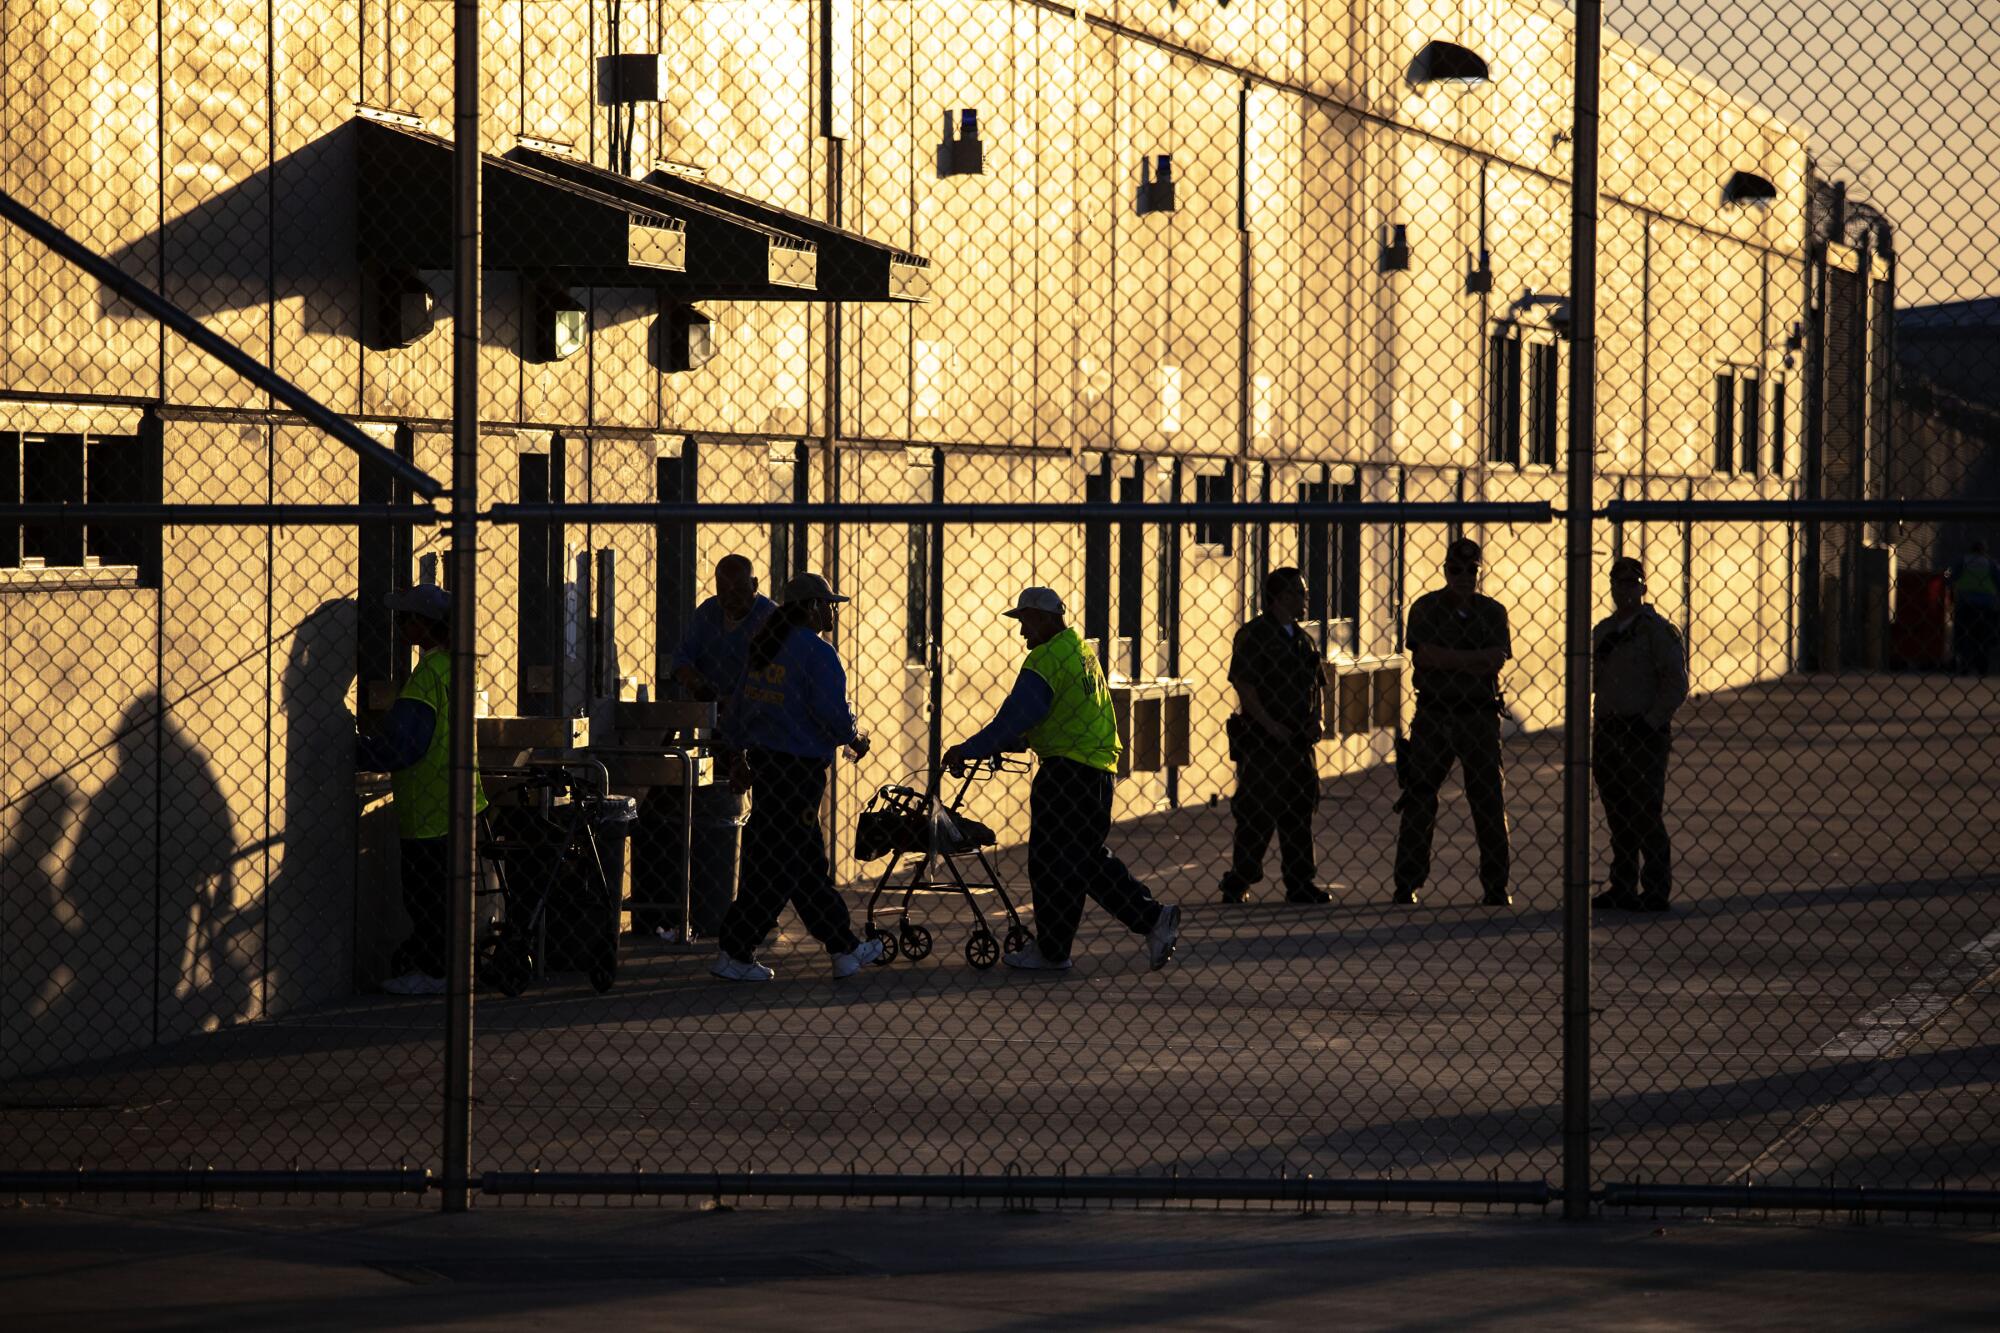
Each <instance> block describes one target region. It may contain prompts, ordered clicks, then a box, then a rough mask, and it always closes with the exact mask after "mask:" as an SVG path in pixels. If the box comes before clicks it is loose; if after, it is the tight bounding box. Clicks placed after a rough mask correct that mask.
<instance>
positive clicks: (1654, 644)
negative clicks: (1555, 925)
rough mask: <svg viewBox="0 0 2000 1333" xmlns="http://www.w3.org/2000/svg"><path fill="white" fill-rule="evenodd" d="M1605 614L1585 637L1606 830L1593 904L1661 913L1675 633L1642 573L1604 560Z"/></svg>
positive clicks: (1678, 694)
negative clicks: (1601, 879)
mask: <svg viewBox="0 0 2000 1333" xmlns="http://www.w3.org/2000/svg"><path fill="white" fill-rule="evenodd" d="M1611 603H1612V611H1611V614H1610V615H1608V616H1606V617H1605V618H1604V619H1603V620H1600V621H1598V622H1597V628H1596V629H1595V630H1594V631H1592V633H1591V656H1592V660H1593V664H1594V666H1593V671H1592V680H1591V683H1592V686H1593V688H1594V690H1595V696H1596V708H1595V710H1594V711H1595V726H1594V727H1593V728H1592V732H1593V735H1592V738H1591V748H1592V750H1593V752H1594V753H1593V759H1592V764H1593V767H1594V768H1595V771H1596V773H1597V795H1598V799H1599V800H1601V801H1603V802H1604V822H1605V823H1607V824H1609V825H1610V826H1611V886H1610V887H1609V888H1608V889H1606V890H1605V891H1604V892H1603V893H1600V894H1598V895H1597V896H1596V897H1595V898H1593V899H1591V903H1592V905H1593V906H1595V907H1598V908H1610V909H1615V910H1618V911H1626V912H1664V911H1666V910H1667V903H1668V900H1669V899H1670V898H1671V897H1672V896H1673V847H1672V844H1671V843H1670V842H1669V840H1668V838H1667V820H1666V801H1667V753H1668V751H1669V750H1670V749H1671V748H1672V746H1673V720H1674V712H1675V710H1676V709H1678V708H1679V707H1680V706H1681V704H1682V702H1683V701H1684V700H1686V698H1687V692H1688V679H1687V655H1686V653H1685V652H1684V651H1683V650H1682V648H1681V636H1680V634H1679V632H1678V631H1676V630H1675V629H1674V627H1673V626H1672V625H1669V624H1668V623H1667V621H1666V618H1665V617H1663V616H1662V615H1660V613H1659V612H1657V611H1655V610H1654V609H1653V608H1652V606H1651V605H1649V604H1648V603H1647V601H1646V570H1645V567H1644V566H1642V565H1641V564H1640V563H1639V562H1638V561H1637V560H1633V559H1631V558H1630V557H1626V558H1624V559H1620V560H1614V561H1612V562H1611Z"/></svg>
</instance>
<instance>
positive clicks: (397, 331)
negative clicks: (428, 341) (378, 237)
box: [370, 268, 437, 349]
mask: <svg viewBox="0 0 2000 1333" xmlns="http://www.w3.org/2000/svg"><path fill="white" fill-rule="evenodd" d="M436 325H437V293H435V292H433V291H432V290H431V289H430V285H429V284H428V283H426V282H425V281H424V280H423V279H422V278H420V277H418V276H417V274H416V270H414V269H406V268H398V269H388V270H385V271H384V272H383V273H382V274H381V275H380V276H379V277H378V279H377V281H376V284H375V328H374V337H373V338H372V339H371V340H370V341H372V342H373V343H374V345H375V346H376V347H377V348H381V349H387V348H391V347H408V346H409V345H410V344H412V343H414V342H417V341H419V340H421V339H422V338H423V337H424V335H426V334H428V333H429V332H430V331H431V330H432V329H433V328H435V327H436Z"/></svg>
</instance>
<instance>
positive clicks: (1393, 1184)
mask: <svg viewBox="0 0 2000 1333" xmlns="http://www.w3.org/2000/svg"><path fill="white" fill-rule="evenodd" d="M479 1192H480V1193H481V1194H484V1195H488V1196H493V1197H500V1196H506V1195H521V1196H548V1195H569V1194H630V1195H656V1196H674V1195H680V1196H685V1197H689V1198H696V1197H700V1198H744V1197H749V1198H843V1199H915V1198H924V1199H968V1200H969V1199H979V1200H986V1199H992V1200H997V1201H999V1202H1002V1203H1042V1202H1062V1201H1078V1202H1083V1201H1092V1202H1134V1203H1138V1202H1145V1203H1177V1202H1178V1203H1202V1202H1244V1203H1263V1202H1270V1203H1446V1204H1478V1203H1485V1204H1520V1205H1528V1206H1533V1207H1541V1206H1544V1205H1546V1204H1549V1203H1551V1202H1554V1201H1555V1200H1557V1199H1559V1198H1560V1197H1561V1194H1560V1191H1558V1190H1556V1189H1554V1188H1553V1187H1552V1186H1550V1185H1549V1183H1548V1182H1547V1181H1544V1180H1334V1179H1326V1180H1319V1179H1314V1178H1313V1177H1310V1176H1294V1177H1281V1178H1275V1179H1270V1180H1244V1179H1237V1178H1230V1177H1218V1176H1028V1175H997V1176H996V1175H977V1176H957V1175H900V1174H895V1173H885V1174H879V1175H859V1174H856V1175H836V1174H824V1175H821V1174H815V1173H798V1174H780V1173H771V1174H766V1173H762V1172H755V1171H739V1172H700V1171H690V1172H650V1171H488V1172H486V1173H484V1174H483V1175H482V1176H481V1177H480V1179H479Z"/></svg>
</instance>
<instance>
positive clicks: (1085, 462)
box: [0, 0, 2000, 1213]
mask: <svg viewBox="0 0 2000 1333" xmlns="http://www.w3.org/2000/svg"><path fill="white" fill-rule="evenodd" d="M0 4H4V6H5V11H4V12H5V15H6V24H5V30H4V37H0V44H3V45H0V51H4V59H3V60H0V82H4V88H0V94H4V95H0V106H4V108H5V110H4V111H3V112H0V130H4V135H5V141H6V143H7V145H8V152H7V153H6V154H5V159H4V161H0V204H4V210H3V211H4V217H5V222H4V223H0V266H4V269H5V272H6V274H7V278H8V281H7V283H6V288H5V296H4V298H0V299H4V300H5V301H6V303H7V309H8V315H7V318H6V319H5V321H0V358H4V360H0V364H4V370H0V633H3V634H4V643H5V648H4V654H5V679H6V680H7V682H8V689H7V691H6V693H5V698H4V700H0V901H3V902H4V918H0V956H4V958H5V964H4V972H0V1077H3V1078H4V1091H0V1182H8V1183H11V1184H12V1185H13V1187H15V1188H17V1189H28V1188H57V1187H61V1188H106V1187H122V1188H137V1189H146V1188H163V1187H171V1186H173V1185H175V1184H179V1183H186V1184H188V1185H190V1186H191V1187H193V1188H211V1189H213V1188H235V1187H240V1188H245V1189H266V1190H270V1189H285V1188H289V1189H292V1190H295V1191H299V1192H311V1191H317V1190H358V1191H373V1192H389V1191H394V1190H398V1189H407V1188H412V1187H421V1186H422V1185H424V1184H425V1183H426V1181H427V1180H428V1179H429V1176H427V1174H426V1173H431V1174H433V1175H435V1176H436V1178H437V1179H439V1180H441V1181H442V1182H443V1183H444V1185H445V1187H446V1190H447V1203H448V1204H451V1205H456V1204H457V1203H458V1202H459V1201H461V1199H462V1192H463V1190H464V1189H465V1188H466V1186H467V1184H468V1180H467V1177H468V1174H469V1176H470V1178H471V1181H470V1183H472V1184H473V1185H476V1186H482V1187H483V1188H484V1189H485V1190H486V1191H487V1192H488V1193H489V1194H493V1195H496V1196H504V1195H508V1194H521V1193H544V1194H549V1193H561V1194H624V1193H632V1192H639V1193H647V1192H657V1193H662V1194H670V1195H686V1194H717V1195H723V1194H733V1193H745V1194H767V1195H770V1194H777V1195H784V1194H790V1195H829V1196H830V1195H837V1194H846V1195H873V1196H879V1197H895V1196H914V1195H920V1194H935V1195H953V1194H956V1195H964V1196H967V1197H987V1196H990V1197H1002V1198H1023V1199H1026V1198H1034V1197H1050V1196H1072V1197H1079V1198H1083V1197H1132V1198H1139V1197H1161V1198H1165V1197H1187V1198H1196V1197H1206V1198H1251V1197H1269V1198H1280V1197H1296V1198H1307V1197H1315V1196H1318V1197H1348V1198H1357V1197H1378V1198H1403V1199H1432V1200H1452V1201H1474V1200H1485V1201H1488V1202H1514V1203H1523V1204H1538V1203H1544V1202H1547V1201H1549V1200H1550V1199H1552V1198H1555V1197H1558V1196H1560V1197H1562V1198H1563V1200H1564V1203H1565V1205H1566V1206H1567V1207H1568V1208H1569V1209H1570V1210H1571V1211H1572V1212H1573V1213H1578V1212H1581V1211H1583V1210H1584V1209H1586V1208H1587V1207H1588V1206H1589V1204H1590V1202H1591V1200H1593V1199H1596V1200H1599V1201H1603V1202H1607V1203H1612V1204H1649V1203H1652V1204H1660V1203H1664V1204H1672V1203H1687V1202H1693V1203H1719V1202H1729V1201H1738V1202H1749V1203H1759V1202H1763V1203H1769V1202H1779V1203H1783V1202H1787V1201H1790V1202H1795V1203H1805V1204H1810V1205H1816V1206H1824V1205H1828V1204H1838V1205H1843V1206H1847V1205H1857V1204H1859V1203H1864V1202H1865V1201H1866V1200H1867V1199H1875V1200H1878V1201H1887V1202H1888V1203H1889V1204H1891V1205H1893V1206H1907V1205H1912V1204H1918V1203H1921V1204H1923V1205H1925V1206H1930V1207H1939V1208H1950V1207H1958V1208H1964V1207H1974V1206H1977V1207H1994V1206H1996V1195H1995V1193H1994V1191H1995V1190H1996V1189H2000V1179H1996V1176H2000V1161H1996V1149H1995V1145H1994V1144H1993V1142H1992V1139H1991V1135H1990V1133H1989V1132H1988V1127H1987V1120H1986V1118H1985V1117H1984V1116H1983V1115H1982V1112H1981V1107H1982V1105H1983V1104H1984V1102H1985V1101H1986V1100H1987V1099H1988V1098H1990V1096H1991V1094H1992V1091H1993V1085H1994V1083H1995V1081H1996V1079H2000V1057H1997V1056H1996V1054H1995V1040H1994V1034H1995V1031H1996V1026H1995V1023H1996V1014H2000V1011H1996V1004H2000V1000H1996V995H2000V991H1996V988H1995V984H1994V983H1995V979H1996V976H1997V975H2000V971H1996V968H2000V963H1996V960H1995V957H1994V950H1995V948H1996V947H2000V945H1997V944H1996V941H2000V920H1996V919H1995V917H1996V911H2000V909H1996V908H1995V907H1994V905H1993V902H1994V900H1993V890H1994V889H1995V887H1996V885H2000V880H1997V879H1996V876H2000V868H1996V865H1995V847H1996V841H1995V833H1994V821H1995V813H1996V811H2000V793H1996V790H1995V780H1994V756H1995V754H1996V753H2000V744H1996V738H1995V735H1994V718H1995V716H1996V708H2000V690H1997V689H1996V685H1995V679H1996V677H1995V676H1994V674H1993V672H1994V670H1995V669H1996V668H2000V581H1996V580H2000V575H1996V566H1995V564H1994V563H1993V560H1992V552H1993V549H1994V546H1993V543H1994V539H1995V538H1996V537H2000V519H1996V515H1997V514H2000V380H1996V378H1995V372H1994V367H1995V366H1996V365H2000V358H1996V355H1995V353H1996V350H2000V297H1996V296H1995V295H1993V293H1995V292H2000V270H1996V269H1995V268H1994V267H1993V263H1992V258H1991V256H1992V255H1993V254H1994V253H1996V251H1997V250H2000V248H1997V247H1996V245H1995V242H1996V241H2000V220H1996V219H2000V213H1997V212H1996V203H1995V201H1996V200H2000V178H1996V177H1995V176H1994V168H1993V165H1992V164H1993V163H1994V162H1995V161H2000V152H1995V151H1991V150H1992V149H1994V148H1995V147H1997V146H2000V145H1995V144H1993V143H1991V142H1990V141H1991V140H1992V139H1993V134H1994V131H1993V126H1994V125H1996V124H2000V114H1996V112H2000V107H1996V105H1995V103H1994V100H1993V94H1992V93H1991V91H1990V90H1991V88H1992V87H1993V86H1995V84H1996V79H1995V78H1994V77H1992V76H1993V75H1994V73H1995V70H1994V68H1993V66H1994V60H1995V57H1994V55H1993V52H1994V50H1995V49H2000V43H1996V42H1995V40H1994V39H1995V37H1996V35H2000V34H1996V31H1995V22H1994V20H1993V18H1992V16H1990V15H1986V14H1982V13H1979V12H1976V11H1974V10H1968V9H1965V8H1964V7H1953V6H1947V5H1925V4H1915V3H1913V4H1910V5H1907V6H1905V7H1904V10H1903V11H1897V12H1895V13H1894V14H1893V15H1891V16H1889V17H1887V18H1885V17H1884V16H1882V15H1873V16H1870V17H1869V18H1868V20H1867V21H1866V22H1862V21H1860V20H1859V19H1857V20H1856V21H1855V22H1852V23H1849V22H1846V21H1844V20H1840V21H1837V22H1836V21H1833V20H1829V19H1827V18H1826V16H1825V15H1824V14H1823V13H1820V12H1819V11H1812V12H1811V13H1808V12H1807V11H1806V10H1805V9H1804V8H1803V7H1795V6H1790V5H1789V0H1766V2H1765V3H1762V4H1760V5H1758V6H1756V7H1754V10H1750V9H1740V8H1732V9H1730V10H1729V12H1710V11H1706V10H1702V9H1700V8H1699V7H1696V8H1686V7H1681V8H1664V9H1663V8H1659V7H1645V6H1613V7H1611V8H1609V9H1607V10H1605V11H1603V13H1602V15H1601V17H1602V19H1603V21H1604V23H1605V25H1606V27H1607V31H1606V32H1605V34H1604V36H1603V38H1602V41H1601V43H1600V42H1599V41H1597V40H1595V38H1594V34H1595V32H1596V25H1597V23H1598V21H1599V18H1600V14H1599V10H1598V7H1597V6H1596V5H1594V4H1591V5H1580V6H1579V7H1578V10H1577V12H1576V13H1575V14H1572V13H1571V12H1570V11H1569V10H1567V9H1563V8H1546V7H1541V6H1537V5H1533V4H1526V3H1509V4H1487V5H1480V6H1465V5H1460V6H1457V7H1449V6H1434V5H1417V4H1399V5H1389V4H1383V5H1374V6H1367V5H1364V6H1359V7H1356V6H1345V7H1343V6H1336V5H1331V4H1324V5H1322V4H1301V3H1277V2H1276V0H1237V2H1236V3H1233V4H1232V3H1226V2H1225V0H1186V2H1185V3H1173V2H1172V0H1167V2H1165V3H1145V2H1139V0H1126V2H1124V3H1118V4H1111V3H1083V4H1055V3H1031V2H1029V0H1015V2H1011V3H1010V2H1007V0H977V2H975V3H966V2H956V3H946V2H945V0H812V2H811V3H805V2H803V0H801V2H798V3H787V4H766V5H747V4H723V3H716V2H715V0H707V2H705V3H686V4H682V3H659V4H631V3H623V0H610V2H609V3H585V2H584V0H575V2H574V3H569V2H561V3H545V4H534V5H525V4H503V3H493V4H488V5H486V6H484V7H483V12H481V13H480V17H479V20H478V23H477V31H476V32H474V31H473V29H471V28H465V27H461V28H458V29H456V30H455V29H454V11H453V10H452V9H450V8H448V7H445V6H441V5H433V6H413V7H412V6H403V7H397V6H380V5H375V4H372V3H369V4H362V5H360V6H359V7H348V8H342V7H340V6H324V5H314V4H292V5H280V6H277V7H275V8H273V7H264V8H254V9H253V8H245V7H243V6H240V5H233V4H228V3H225V4H223V5H221V6H220V7H219V8H218V7H216V6H209V7H208V8H206V9H203V10H201V11H199V12H197V11H195V10H193V9H191V8H189V7H186V6H175V5H172V4H169V5H166V6H164V7H159V6H135V5H128V4H123V3H112V4H110V5H108V6H105V5H100V6H97V7H94V8H90V7H77V6H48V5H30V4H27V3H25V0H0ZM1794 10H1796V11H1797V12H1794ZM466 12H468V13H470V12H473V11H466ZM1579 88H1581V89H1583V90H1584V91H1585V92H1586V93H1587V94H1588V95H1587V96H1585V97H1583V98H1579V95H1578V91H1579ZM454 116H456V117H458V118H459V119H458V127H457V128H458V129H459V130H460V131H469V133H470V136H471V138H468V139H467V140H466V141H467V142H471V140H472V138H476V140H477V143H478V145H479V146H480V147H481V148H483V150H484V152H483V156H480V155H473V154H467V155H465V156H463V157H460V156H456V155H455V154H454V149H453V134H454V124H453V117H454ZM472 167H476V168H477V170H476V172H474V171H469V170H468V168H472ZM1579 185H1580V186H1581V188H1580V189H1579V188H1576V187H1577V186H1579ZM1593 186H1594V188H1593ZM474 221H476V223H477V225H476V226H470V225H466V224H467V223H469V222H474ZM1572 238H1584V240H1585V242H1586V243H1584V244H1579V245H1574V246H1573V245H1572ZM434 479H441V480H442V481H443V482H446V483H450V485H449V487H448V488H447V487H445V486H441V485H440V480H434ZM426 501H436V502H437V503H438V508H437V509H435V510H433V509H432V508H431V507H430V506H429V505H428V504H426V503H424V502H426ZM447 501H449V502H450V505H451V509H450V512H449V514H447V513H446V512H444V505H445V503H446V502H447ZM446 519H449V520H450V522H449V523H448V524H447V523H446V522H445V520H446ZM808 576H818V577H819V578H821V579H822V580H824V581H823V582H820V583H814V582H812V581H811V578H810V577H808ZM842 599H844V600H842ZM475 754H476V759H475ZM475 764H476V767H477V770H478V778H477V783H476V785H475V784H474V781H473V778H472V768H473V767H474V765H475ZM218 1181H219V1182H221V1183H220V1185H218V1184H217V1182H218ZM202 1182H206V1183H205V1184H203V1183H202ZM1786 1190H1795V1191H1800V1192H1798V1193H1790V1194H1788V1193H1786V1192H1785V1191H1786ZM1856 1191H1861V1193H1857V1192H1856Z"/></svg>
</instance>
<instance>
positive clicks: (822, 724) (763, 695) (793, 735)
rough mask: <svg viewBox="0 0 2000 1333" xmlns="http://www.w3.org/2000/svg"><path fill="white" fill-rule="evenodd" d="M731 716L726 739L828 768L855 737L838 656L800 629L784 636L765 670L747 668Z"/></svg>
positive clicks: (829, 646)
mask: <svg viewBox="0 0 2000 1333" xmlns="http://www.w3.org/2000/svg"><path fill="white" fill-rule="evenodd" d="M746 666H747V664H746ZM730 716H731V718H732V719H733V721H732V723H731V726H730V740H731V741H732V742H733V743H735V744H737V745H740V746H742V747H743V748H744V749H751V748H762V749H766V750H778V751H782V752H783V753H785V754H792V755H798V756H799V757H801V758H805V759H818V760H820V761H821V762H822V763H831V762H832V760H833V756H834V752H835V751H837V750H838V749H840V747H841V746H843V745H846V744H848V743H849V742H851V741H853V740H854V738H855V730H854V710H853V709H852V708H850V707H848V704H847V671H846V669H845V668H843V667H842V666H841V665H840V654H838V653H836V652H835V651H834V650H833V645H832V644H830V643H828V642H827V641H826V640H825V639H822V638H821V637H820V636H819V635H817V634H815V633H813V632H812V631H811V630H809V629H804V628H799V629H794V630H793V631H792V632H791V633H789V634H787V635H786V636H785V642H784V646H782V647H781V648H779V649H778V655H777V656H776V657H775V658H773V659H772V661H771V664H770V665H769V666H766V667H764V668H763V669H762V670H759V671H750V670H747V669H746V671H745V673H744V677H743V689H742V692H741V693H740V694H739V695H738V696H737V700H736V704H735V706H734V707H733V708H732V709H731V710H730Z"/></svg>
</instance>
